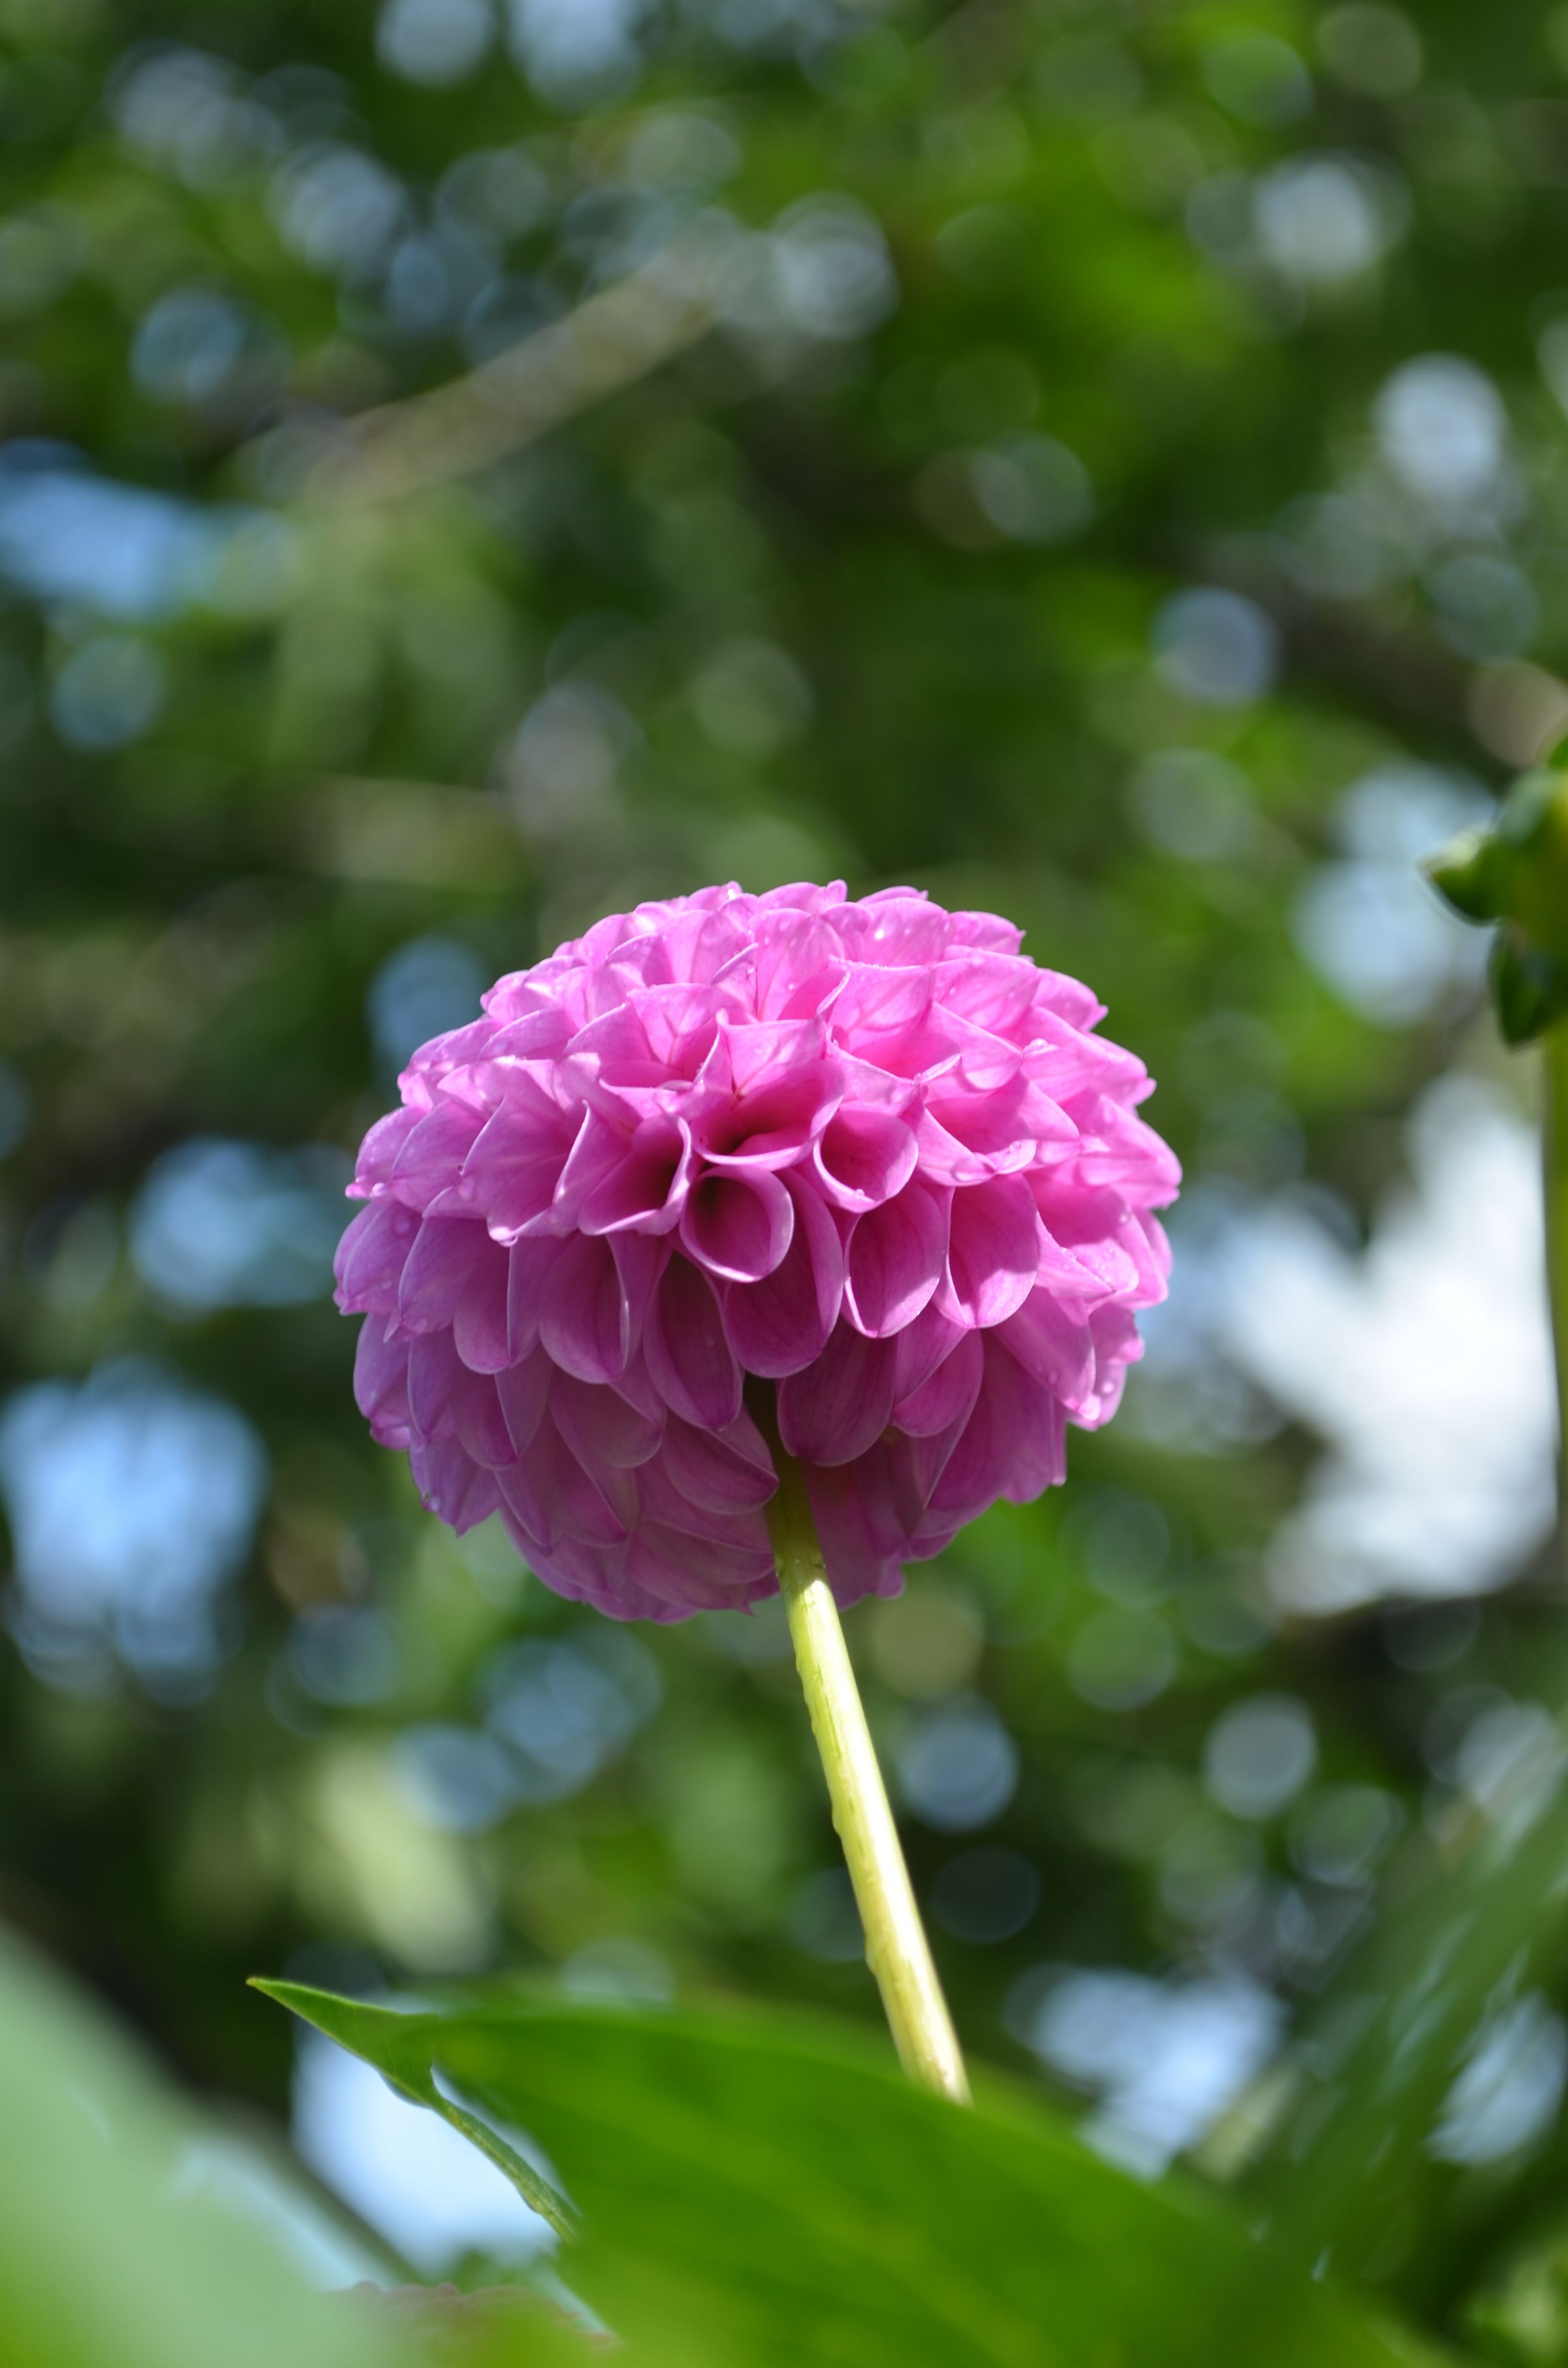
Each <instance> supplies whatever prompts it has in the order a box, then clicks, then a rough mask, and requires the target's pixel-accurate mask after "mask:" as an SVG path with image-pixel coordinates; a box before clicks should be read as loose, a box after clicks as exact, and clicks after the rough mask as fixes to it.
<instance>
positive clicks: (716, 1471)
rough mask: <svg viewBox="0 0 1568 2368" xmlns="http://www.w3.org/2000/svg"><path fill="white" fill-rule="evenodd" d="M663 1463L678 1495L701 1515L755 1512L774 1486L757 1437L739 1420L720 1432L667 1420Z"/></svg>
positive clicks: (746, 1422)
mask: <svg viewBox="0 0 1568 2368" xmlns="http://www.w3.org/2000/svg"><path fill="white" fill-rule="evenodd" d="M743 1427H744V1429H743ZM664 1463H665V1473H666V1474H667V1475H668V1477H669V1479H670V1480H671V1481H672V1482H673V1484H674V1485H675V1486H676V1489H677V1490H678V1491H679V1493H680V1494H681V1496H682V1497H686V1498H687V1500H688V1502H690V1503H691V1504H693V1505H698V1506H700V1507H701V1508H702V1510H703V1511H704V1512H709V1513H755V1512H756V1511H757V1510H758V1509H759V1508H760V1507H762V1506H763V1505H766V1504H767V1500H768V1498H769V1497H772V1496H774V1495H775V1494H776V1493H777V1490H778V1476H777V1474H775V1472H774V1469H773V1466H772V1463H770V1462H769V1460H768V1455H767V1448H766V1446H764V1444H763V1441H762V1438H761V1435H760V1433H758V1432H757V1430H756V1426H755V1425H754V1424H753V1423H752V1422H751V1421H750V1420H749V1419H748V1418H747V1417H745V1416H744V1415H743V1416H742V1417H741V1420H740V1422H739V1423H736V1424H733V1425H732V1426H731V1428H730V1429H729V1430H728V1431H726V1432H718V1431H711V1430H699V1429H697V1428H696V1427H695V1425H693V1424H691V1423H688V1422H682V1421H681V1420H680V1419H679V1417H678V1416H675V1415H672V1416H671V1417H670V1419H669V1421H668V1423H667V1424H666V1425H665V1452H664Z"/></svg>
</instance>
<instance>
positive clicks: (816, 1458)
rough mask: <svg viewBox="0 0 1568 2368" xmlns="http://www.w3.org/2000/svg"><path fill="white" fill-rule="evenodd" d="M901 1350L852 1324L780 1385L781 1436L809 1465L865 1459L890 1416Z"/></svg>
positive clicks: (843, 1327)
mask: <svg viewBox="0 0 1568 2368" xmlns="http://www.w3.org/2000/svg"><path fill="white" fill-rule="evenodd" d="M897 1371H898V1352H897V1350H896V1349H895V1348H894V1346H893V1343H892V1341H891V1340H869V1339H867V1338H866V1337H865V1336H864V1334H862V1333H859V1332H857V1331H856V1330H855V1329H854V1328H853V1327H852V1326H850V1325H848V1324H840V1325H839V1326H837V1327H836V1329H835V1332H834V1334H833V1337H832V1338H831V1339H830V1340H829V1341H828V1344H827V1346H826V1348H825V1349H824V1350H823V1352H822V1355H821V1356H820V1357H818V1358H817V1360H816V1361H815V1362H814V1363H813V1364H811V1365H808V1366H807V1367H806V1369H805V1371H804V1372H800V1373H790V1375H789V1376H788V1377H787V1378H786V1379H785V1380H784V1381H781V1382H780V1383H779V1384H778V1432H779V1436H780V1438H781V1439H782V1440H783V1442H784V1444H785V1446H786V1447H787V1448H788V1449H789V1451H790V1454H791V1455H799V1456H801V1457H802V1458H803V1459H804V1461H805V1462H806V1463H850V1462H852V1461H853V1459H854V1458H855V1457H856V1456H857V1455H863V1454H864V1453H865V1452H866V1450H867V1448H868V1447H869V1446H870V1444H871V1442H872V1440H875V1439H878V1438H880V1437H881V1433H882V1432H883V1431H884V1430H885V1429H886V1428H887V1426H888V1424H889V1422H890V1421H891V1420H892V1399H893V1385H894V1380H895V1377H896V1374H897Z"/></svg>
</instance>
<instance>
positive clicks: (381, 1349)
mask: <svg viewBox="0 0 1568 2368" xmlns="http://www.w3.org/2000/svg"><path fill="white" fill-rule="evenodd" d="M354 1401H355V1404H356V1405H357V1406H358V1409H359V1411H360V1413H361V1414H362V1415H363V1416H364V1417H365V1419H366V1421H367V1422H368V1423H369V1426H370V1436H371V1437H372V1439H374V1440H378V1441H379V1443H380V1444H381V1446H382V1447H407V1446H409V1445H410V1444H411V1443H412V1441H413V1438H414V1424H413V1418H412V1417H411V1416H410V1413H409V1407H408V1344H407V1342H406V1341H401V1340H389V1339H388V1338H387V1337H386V1320H385V1318H384V1317H382V1316H380V1315H367V1316H366V1318H365V1321H364V1322H363V1324H361V1326H359V1341H358V1348H357V1349H356V1350H355V1354H354Z"/></svg>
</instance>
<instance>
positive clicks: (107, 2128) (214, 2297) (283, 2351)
mask: <svg viewBox="0 0 1568 2368" xmlns="http://www.w3.org/2000/svg"><path fill="white" fill-rule="evenodd" d="M201 2127H202V2125H201V2124H200V2123H199V2122H198V2121H197V2120H196V2118H195V2116H194V2115H193V2114H191V2113H190V2112H187V2110H185V2109H184V2108H183V2107H181V2106H180V2105H179V2104H178V2103H177V2102H176V2100H175V2099H174V2098H173V2097H172V2096H170V2095H169V2094H168V2093H166V2092H165V2090H164V2089H162V2088H161V2087H160V2086H159V2084H158V2082H157V2081H156V2079H155V2078H154V2076H153V2073H152V2072H151V2070H150V2069H149V2067H148V2066H146V2065H144V2064H143V2063H142V2061H141V2060H140V2059H139V2057H138V2056H137V2055H135V2054H134V2053H133V2051H132V2050H131V2047H130V2046H129V2045H128V2044H126V2043H125V2041H123V2040H122V2039H121V2038H120V2036H119V2033H118V2032H115V2031H114V2030H112V2029H111V2028H110V2027H109V2026H108V2024H107V2023H105V2022H104V2021H102V2020H101V2019H100V2018H99V2017H98V2016H97V2014H96V2013H94V2012H93V2011H92V2010H91V2009H89V2008H88V2007H87V2006H86V2004H85V2002H84V2001H82V2000H80V1999H78V1998H75V1997H74V1996H73V1995H72V1993H71V1992H70V1991H69V1990H68V1989H66V1987H64V1985H63V1984H62V1983H60V1982H59V1981H57V1980H56V1979H54V1978H53V1977H51V1975H49V1974H48V1973H47V1972H46V1970H45V1969H44V1967H43V1966H42V1965H41V1964H40V1963H39V1962H37V1961H36V1960H35V1959H33V1958H32V1957H31V1956H29V1955H28V1953H26V1952H24V1950H23V1949H22V1948H21V1946H20V1945H19V1944H18V1943H17V1942H16V1941H11V1940H3V1941H0V2130H3V2132H4V2136H3V2141H0V2360H4V2362H6V2368H280V2363H284V2362H286V2363H287V2368H395V2363H396V2362H400V2361H401V2362H407V2361H408V2360H409V2359H410V2358H411V2356H412V2355H411V2353H410V2351H408V2350H407V2349H406V2348H405V2347H404V2346H403V2344H402V2343H394V2342H393V2340H392V2336H391V2334H390V2332H389V2331H387V2330H385V2329H383V2328H381V2327H379V2326H378V2325H377V2324H376V2323H375V2322H374V2321H373V2320H372V2319H371V2318H370V2317H369V2314H368V2313H367V2312H366V2311H365V2309H364V2308H363V2306H362V2305H360V2304H359V2303H358V2302H357V2301H351V2300H349V2299H348V2298H347V2297H346V2296H324V2295H319V2294H312V2292H311V2291H310V2290H309V2289H308V2288H307V2287H305V2286H304V2285H303V2284H302V2283H301V2282H300V2280H299V2279H298V2278H297V2277H296V2276H295V2275H294V2274H293V2272H292V2271H291V2270H290V2267H289V2265H288V2264H287V2263H286V2261H285V2260H283V2258H282V2256H281V2255H280V2253H278V2251H277V2250H275V2249H274V2247H273V2245H272V2244H271V2243H270V2242H269V2241H268V2239H267V2237H265V2236H264V2235H263V2234H262V2233H261V2232H260V2231H259V2230H258V2229H257V2228H256V2227H255V2226H253V2225H252V2224H250V2223H249V2222H247V2221H246V2220H244V2219H243V2218H242V2217H240V2216H238V2215H237V2214H236V2213H234V2212H233V2211H232V2210H230V2209H226V2208H225V2207H224V2206H223V2204H222V2203H220V2202H218V2201H217V2200H215V2199H214V2198H213V2197H212V2195H211V2194H210V2193H208V2192H201V2191H200V2190H197V2192H189V2181H188V2179H187V2177H186V2175H185V2173H186V2168H187V2164H188V2161H189V2147H190V2144H191V2141H192V2140H193V2139H194V2138H196V2137H197V2136H199V2135H200V2133H201Z"/></svg>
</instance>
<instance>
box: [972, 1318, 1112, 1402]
mask: <svg viewBox="0 0 1568 2368" xmlns="http://www.w3.org/2000/svg"><path fill="white" fill-rule="evenodd" d="M996 1337H997V1338H998V1339H999V1340H1001V1341H1002V1342H1003V1344H1004V1345H1005V1347H1006V1349H1007V1350H1008V1352H1009V1354H1010V1355H1012V1356H1014V1357H1016V1358H1017V1360H1018V1362H1019V1364H1020V1365H1022V1367H1023V1368H1024V1371H1025V1372H1027V1373H1032V1374H1033V1376H1034V1378H1035V1380H1036V1381H1037V1382H1039V1383H1040V1385H1041V1387H1042V1388H1044V1389H1048V1390H1050V1391H1051V1393H1052V1395H1054V1396H1056V1397H1059V1398H1060V1399H1061V1400H1062V1404H1063V1406H1066V1407H1067V1408H1068V1410H1069V1412H1071V1413H1074V1414H1076V1413H1079V1412H1080V1411H1081V1410H1082V1409H1083V1408H1084V1406H1085V1405H1086V1403H1087V1402H1088V1400H1089V1399H1090V1398H1091V1397H1092V1395H1094V1388H1095V1343H1094V1336H1093V1334H1092V1333H1091V1331H1090V1329H1089V1323H1088V1317H1087V1315H1086V1314H1085V1311H1084V1309H1083V1307H1082V1305H1081V1304H1075V1303H1074V1302H1071V1301H1068V1302H1063V1301H1062V1300H1059V1299H1057V1298H1056V1297H1054V1296H1053V1294H1052V1293H1051V1292H1049V1291H1044V1290H1038V1291H1031V1292H1030V1293H1029V1295H1028V1298H1027V1299H1026V1300H1025V1302H1024V1304H1023V1305H1022V1306H1021V1307H1020V1308H1018V1309H1017V1312H1016V1313H1015V1314H1014V1315H1009V1316H1008V1317H1007V1318H1006V1321H1005V1322H1004V1323H1002V1324H1001V1325H999V1326H998V1327H997V1335H996Z"/></svg>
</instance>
